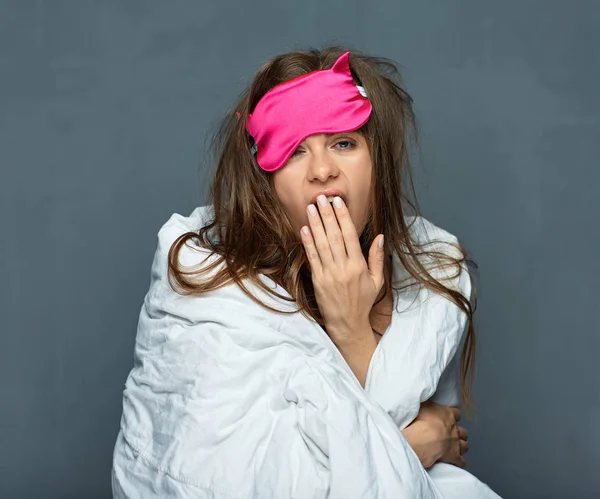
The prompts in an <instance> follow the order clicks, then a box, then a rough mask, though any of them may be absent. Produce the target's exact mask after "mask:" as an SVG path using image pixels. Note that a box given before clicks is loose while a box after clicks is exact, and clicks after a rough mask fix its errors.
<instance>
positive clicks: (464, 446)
mask: <svg viewBox="0 0 600 499" xmlns="http://www.w3.org/2000/svg"><path fill="white" fill-rule="evenodd" d="M458 444H459V447H460V454H461V455H462V454H466V453H467V452H469V449H470V446H469V442H467V441H466V440H459V442H458Z"/></svg>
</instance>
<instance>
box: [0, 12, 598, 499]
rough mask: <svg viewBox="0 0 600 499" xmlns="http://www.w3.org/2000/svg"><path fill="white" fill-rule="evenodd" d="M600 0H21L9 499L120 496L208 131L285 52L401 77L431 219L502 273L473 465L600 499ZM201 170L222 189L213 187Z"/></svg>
mask: <svg viewBox="0 0 600 499" xmlns="http://www.w3.org/2000/svg"><path fill="white" fill-rule="evenodd" d="M599 17H600V5H599V4H598V3H597V2H593V1H591V0H590V1H571V2H566V1H562V2H560V1H549V0H548V1H542V0H537V1H534V0H504V1H503V2H497V1H496V2H489V1H482V0H462V1H459V0H454V1H449V0H445V1H442V0H439V1H431V0H428V1H425V0H418V1H417V0H413V1H408V0H405V1H396V0H386V1H369V2H366V1H364V0H361V1H357V0H345V1H342V0H330V1H323V0H305V1H304V2H275V1H268V0H255V1H253V2H246V1H241V0H239V1H224V0H220V1H216V0H215V1H212V2H209V1H192V0H189V1H171V2H164V1H159V0H153V1H124V0H112V1H109V0H104V1H101V0H96V1H93V0H77V1H76V0H72V1H66V0H55V1H52V2H50V1H46V2H44V1H41V0H40V1H28V0H14V1H6V0H2V1H0V71H1V74H0V109H1V111H0V158H1V160H0V168H1V181H0V203H1V204H0V208H1V209H0V217H1V219H0V220H1V223H2V228H3V232H2V237H1V239H0V241H1V246H0V250H1V259H0V270H1V276H2V284H3V285H2V286H1V288H0V304H1V307H2V310H1V314H2V322H1V324H2V326H1V336H0V342H1V343H0V355H1V358H0V361H1V362H0V383H1V385H0V389H1V392H0V403H1V410H0V432H1V438H0V474H1V476H0V496H1V497H6V498H41V497H43V498H71V497H72V498H95V497H98V498H101V497H109V496H110V481H109V474H110V467H111V457H112V449H113V445H114V441H115V438H116V435H117V431H118V427H119V419H120V415H121V394H122V390H123V388H124V382H125V379H126V376H127V374H128V372H129V370H130V369H131V367H132V364H133V357H132V355H133V344H134V337H135V331H136V325H137V317H138V313H139V309H140V307H141V303H142V300H143V297H144V294H145V293H146V291H147V288H148V285H149V278H150V264H151V261H152V256H153V254H154V251H155V248H156V241H157V240H156V234H157V232H158V229H159V228H160V226H161V225H162V224H163V223H164V222H165V221H166V220H167V219H168V217H169V216H170V215H171V214H172V213H173V212H178V213H181V214H185V215H187V214H189V213H190V212H191V211H192V210H193V209H194V207H195V206H197V205H198V204H203V200H204V199H205V190H204V188H205V186H203V185H201V182H200V180H199V179H201V178H202V175H201V173H202V172H203V171H205V168H206V167H207V164H206V144H205V140H204V138H205V136H206V133H207V131H209V130H211V129H212V128H213V127H214V125H215V123H216V121H217V120H218V118H219V117H220V116H221V115H222V113H223V112H224V111H225V109H226V108H227V106H228V105H229V104H230V103H231V102H232V100H233V99H234V98H235V97H236V96H237V95H238V94H239V93H240V92H241V91H242V89H243V88H244V87H245V86H246V85H247V84H248V83H249V82H250V80H251V77H252V75H253V73H254V71H255V70H256V69H257V67H258V66H259V65H260V64H261V63H262V62H263V61H264V60H266V59H267V58H268V57H271V56H273V55H275V54H277V53H279V52H283V51H287V50H290V49H295V48H304V47H307V46H321V45H322V44H323V43H325V42H338V43H344V44H349V45H350V46H351V47H355V48H358V49H361V50H363V51H366V52H368V53H373V54H377V55H382V56H386V57H390V58H392V59H394V60H396V61H398V62H399V63H400V65H401V68H402V71H403V75H404V81H405V84H406V87H407V89H408V91H409V93H411V95H412V96H413V97H414V99H415V101H416V111H417V113H418V118H419V120H420V124H421V130H422V139H423V151H424V156H423V159H424V165H425V168H426V170H421V171H422V172H423V171H424V172H426V175H425V174H424V173H420V174H419V177H418V178H419V182H418V184H419V190H420V196H421V197H420V201H421V206H422V208H423V212H424V214H425V215H426V216H427V217H428V218H429V219H431V220H432V221H433V222H435V223H437V224H439V225H441V226H442V227H444V228H446V229H447V230H449V231H451V232H453V233H455V234H456V235H458V236H459V238H460V239H461V241H462V242H463V244H464V245H465V246H466V247H467V248H468V249H469V250H470V251H471V253H472V255H473V257H474V258H475V260H476V261H477V262H478V264H479V265H480V279H481V281H480V288H479V294H480V301H479V310H478V327H479V347H480V348H479V358H478V371H477V372H478V378H477V383H476V388H475V400H476V403H477V405H478V410H477V412H476V414H475V417H474V420H473V421H472V423H471V425H470V429H471V441H472V450H471V452H470V453H469V454H468V455H467V457H468V459H467V461H468V464H469V469H470V470H472V471H473V472H474V473H475V474H476V475H477V476H478V477H480V478H481V479H482V480H484V481H486V482H488V483H489V484H490V485H491V486H492V487H493V488H494V489H496V490H497V491H498V492H499V493H500V494H501V495H503V496H504V497H510V498H513V497H514V498H528V499H531V498H565V497H569V498H591V497H599V494H600V492H599V490H600V474H599V473H598V471H597V468H598V465H599V464H600V450H599V449H600V429H599V428H600V425H599V424H598V423H599V422H600V388H599V383H598V381H599V379H598V374H597V369H596V367H595V366H596V365H597V362H596V360H597V358H598V355H599V353H600V335H599V333H600V315H599V314H598V309H599V306H600V299H599V298H600V293H599V292H598V286H597V283H596V281H597V279H598V278H599V277H600V264H599V258H598V256H599V255H598V252H597V249H598V244H599V243H600V231H599V228H598V215H599V214H600V210H599V209H598V206H597V202H598V193H599V190H600V189H599V187H598V186H599V184H600V168H598V167H599V166H600V165H599V158H600V140H599V137H600V122H599V118H600V99H599V97H598V89H599V88H600V78H599V76H600V75H599V58H598V52H597V50H598V47H600V34H599V30H598V21H599ZM199 174H200V175H199Z"/></svg>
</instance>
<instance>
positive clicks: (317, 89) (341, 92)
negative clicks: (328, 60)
mask: <svg viewBox="0 0 600 499" xmlns="http://www.w3.org/2000/svg"><path fill="white" fill-rule="evenodd" d="M349 55H350V53H349V52H346V53H344V54H342V55H341V56H340V57H339V58H338V59H337V61H336V62H335V64H334V65H333V66H332V67H331V69H324V70H319V71H313V72H312V73H308V74H306V75H302V76H299V77H298V78H294V79H293V80H290V81H286V82H285V83H282V84H280V85H277V86H276V87H274V88H272V89H271V90H269V91H268V92H267V93H266V94H265V95H264V96H263V97H262V99H261V100H260V101H259V102H258V104H257V105H256V107H255V109H254V112H253V113H251V114H249V115H248V121H247V123H246V130H247V131H248V133H249V134H250V135H251V136H252V138H253V139H254V142H255V146H254V147H255V149H254V150H255V151H256V153H257V154H256V160H257V162H258V164H259V166H260V167H261V168H262V169H263V170H265V171H267V172H274V171H276V170H278V169H279V168H281V167H282V166H283V165H285V163H286V162H287V160H288V159H289V158H290V156H291V155H292V154H293V152H294V151H295V150H296V148H297V147H298V146H299V145H300V144H301V143H302V141H304V139H306V138H307V137H309V136H310V135H315V134H319V133H343V132H351V131H354V130H357V129H359V128H360V127H361V126H363V125H364V124H365V123H366V122H367V120H368V119H369V116H370V115H371V110H372V106H371V102H370V101H369V99H367V98H366V94H365V93H364V89H363V88H362V87H358V86H357V85H356V84H355V83H354V81H353V80H352V75H351V74H350V65H349V62H348V58H349Z"/></svg>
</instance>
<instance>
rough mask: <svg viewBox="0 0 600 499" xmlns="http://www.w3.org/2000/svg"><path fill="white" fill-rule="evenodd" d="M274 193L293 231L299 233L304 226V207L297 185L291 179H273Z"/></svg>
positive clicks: (282, 177)
mask: <svg viewBox="0 0 600 499" xmlns="http://www.w3.org/2000/svg"><path fill="white" fill-rule="evenodd" d="M274 185H275V192H276V193H277V196H278V197H279V200H280V201H281V204H282V205H283V207H284V208H285V211H286V212H287V214H288V217H289V218H290V221H291V222H292V225H293V227H294V230H296V229H297V231H300V228H301V227H302V225H305V224H306V220H305V218H306V217H305V216H304V213H305V211H306V206H304V202H303V200H302V197H301V195H300V192H299V189H298V188H297V187H296V188H294V186H297V185H298V183H297V182H294V181H293V179H287V178H286V177H285V176H281V177H279V178H277V177H276V178H275V183H274Z"/></svg>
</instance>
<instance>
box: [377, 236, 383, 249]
mask: <svg viewBox="0 0 600 499" xmlns="http://www.w3.org/2000/svg"><path fill="white" fill-rule="evenodd" d="M378 246H379V247H380V248H383V236H381V239H380V240H379V243H378Z"/></svg>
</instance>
